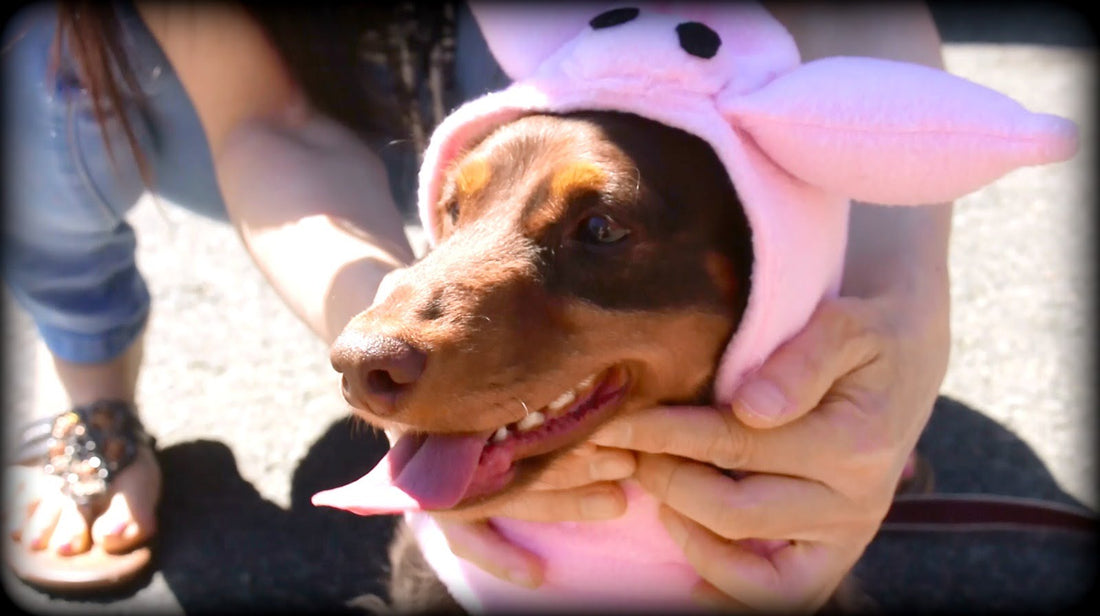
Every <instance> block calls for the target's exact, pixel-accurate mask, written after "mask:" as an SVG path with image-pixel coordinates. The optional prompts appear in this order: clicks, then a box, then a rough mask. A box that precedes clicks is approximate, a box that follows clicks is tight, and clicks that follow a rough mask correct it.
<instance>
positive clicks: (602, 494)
mask: <svg viewBox="0 0 1100 616" xmlns="http://www.w3.org/2000/svg"><path fill="white" fill-rule="evenodd" d="M625 511H626V494H625V493H624V492H623V489H622V487H621V486H619V484H618V483H617V482H614V481H599V482H596V483H590V484H588V485H583V486H579V487H576V488H569V489H566V490H522V491H518V492H516V493H515V494H509V495H507V496H505V497H501V498H496V499H490V500H487V501H485V502H484V503H479V504H476V505H471V506H468V507H463V508H461V509H457V510H453V511H437V512H433V515H434V516H435V517H436V518H437V519H444V518H446V519H455V520H478V519H484V518H488V517H505V518H516V519H519V520H528V521H530V522H566V521H591V520H608V519H612V518H617V517H619V516H621V515H622V514H623V513H624V512H625Z"/></svg>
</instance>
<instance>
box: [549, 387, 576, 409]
mask: <svg viewBox="0 0 1100 616" xmlns="http://www.w3.org/2000/svg"><path fill="white" fill-rule="evenodd" d="M576 399H577V395H576V394H575V393H573V392H571V391H567V392H565V393H564V394H562V395H560V396H558V397H557V399H556V400H554V401H553V402H551V403H550V404H548V405H547V406H546V409H547V410H548V411H550V412H552V413H556V412H558V411H560V410H562V409H563V408H565V405H567V404H569V403H571V402H573V400H576Z"/></svg>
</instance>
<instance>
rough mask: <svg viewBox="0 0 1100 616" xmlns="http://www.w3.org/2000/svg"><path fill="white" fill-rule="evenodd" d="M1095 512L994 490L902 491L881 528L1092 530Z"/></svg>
mask: <svg viewBox="0 0 1100 616" xmlns="http://www.w3.org/2000/svg"><path fill="white" fill-rule="evenodd" d="M1096 523H1097V517H1096V513H1094V512H1093V511H1090V510H1088V509H1084V508H1082V507H1074V506H1071V505H1066V504H1063V503H1056V502H1052V501H1044V500H1039V499H1034V498H1026V497H1019V496H1000V495H996V494H902V495H898V496H897V497H896V498H895V499H894V503H893V505H891V507H890V510H889V511H888V512H887V513H886V519H885V520H884V521H883V523H882V530H884V531H900V532H907V531H940V532H943V531H983V530H1040V529H1048V530H1067V531H1080V532H1095V531H1096V529H1097V526H1096Z"/></svg>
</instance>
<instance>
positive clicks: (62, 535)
mask: <svg viewBox="0 0 1100 616" xmlns="http://www.w3.org/2000/svg"><path fill="white" fill-rule="evenodd" d="M91 544H92V539H91V536H90V535H89V534H88V522H87V520H86V519H85V518H84V514H83V513H81V512H80V509H79V508H77V506H76V503H74V502H73V501H72V500H69V499H65V500H64V501H63V503H62V505H61V512H60V514H59V515H58V518H57V525H56V526H55V527H54V530H53V534H52V535H51V537H50V543H49V549H50V550H52V551H54V552H57V553H58V554H62V555H65V556H70V555H73V554H80V553H82V552H87V551H88V548H90V547H91Z"/></svg>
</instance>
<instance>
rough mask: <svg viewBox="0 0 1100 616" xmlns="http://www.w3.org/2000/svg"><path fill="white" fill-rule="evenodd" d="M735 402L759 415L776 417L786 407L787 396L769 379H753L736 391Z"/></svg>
mask: <svg viewBox="0 0 1100 616" xmlns="http://www.w3.org/2000/svg"><path fill="white" fill-rule="evenodd" d="M737 402H738V404H740V405H741V407H742V408H744V409H745V410H746V411H748V412H750V413H752V414H753V415H759V416H760V417H769V418H770V417H776V416H778V415H780V414H781V413H782V412H783V410H784V409H785V408H786V407H787V397H786V396H784V395H783V392H781V391H779V388H778V387H776V386H775V384H773V383H772V382H771V381H763V380H762V381H753V382H751V383H749V384H747V385H745V386H744V387H742V388H741V390H740V391H738V392H737Z"/></svg>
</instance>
